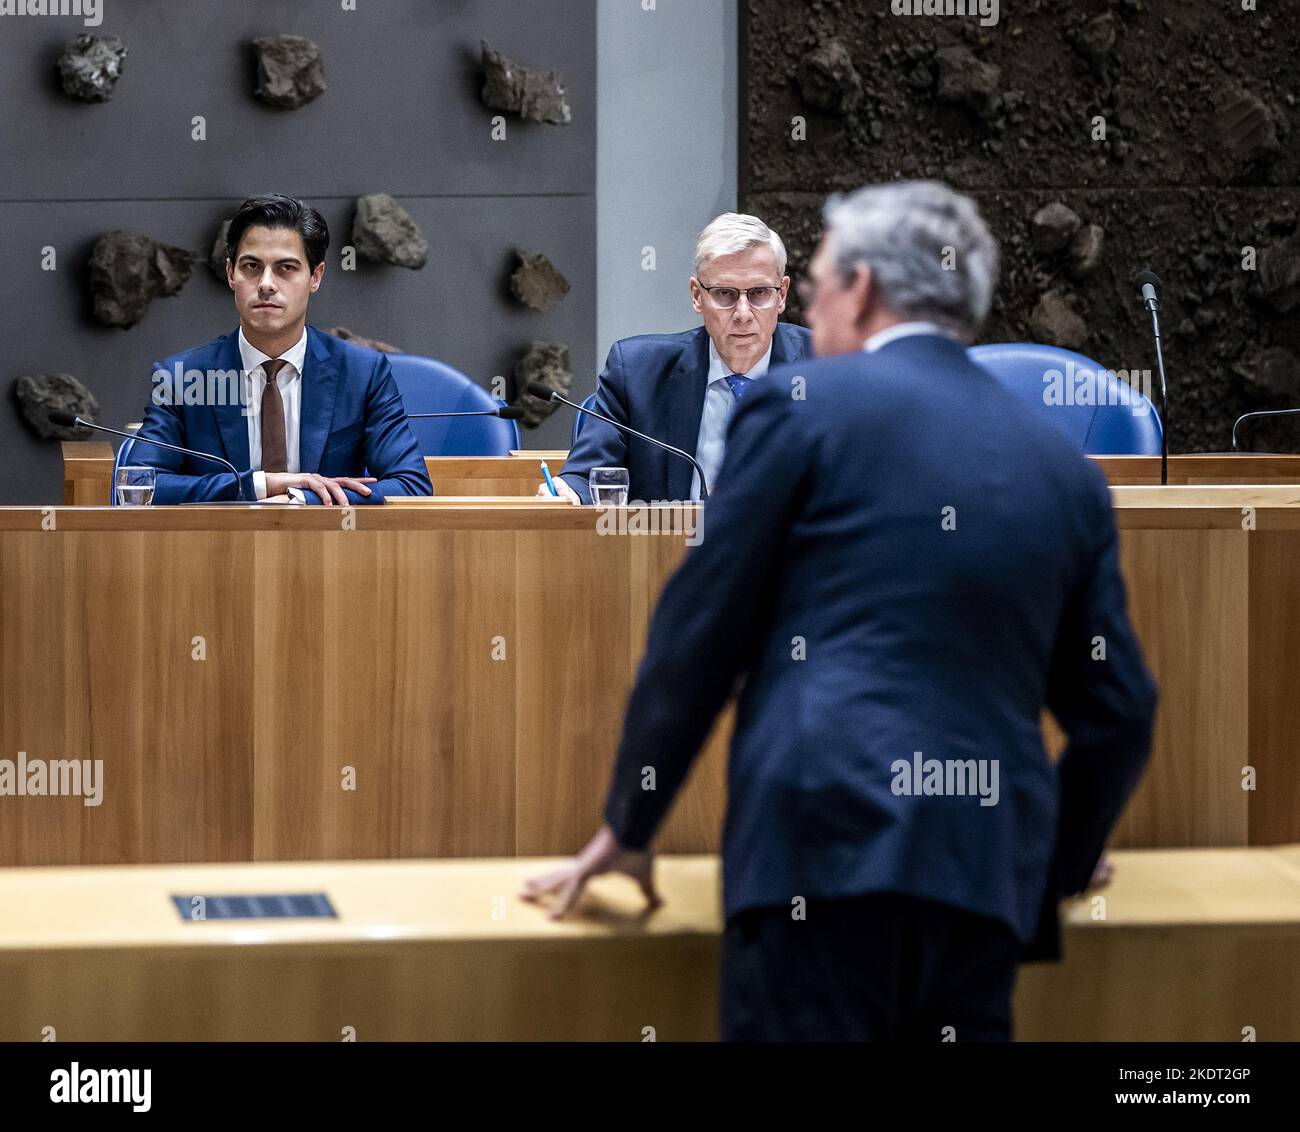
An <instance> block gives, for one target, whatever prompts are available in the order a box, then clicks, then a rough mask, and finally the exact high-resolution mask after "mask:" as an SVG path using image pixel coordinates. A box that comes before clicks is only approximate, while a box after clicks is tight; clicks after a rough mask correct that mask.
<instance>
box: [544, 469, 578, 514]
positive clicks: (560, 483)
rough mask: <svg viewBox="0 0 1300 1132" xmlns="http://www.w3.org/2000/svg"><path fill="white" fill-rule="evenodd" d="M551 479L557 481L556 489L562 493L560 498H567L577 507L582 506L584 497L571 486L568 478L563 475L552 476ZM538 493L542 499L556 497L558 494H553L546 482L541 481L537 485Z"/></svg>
mask: <svg viewBox="0 0 1300 1132" xmlns="http://www.w3.org/2000/svg"><path fill="white" fill-rule="evenodd" d="M551 479H552V480H554V481H555V490H556V491H558V492H559V493H560V494H559V498H560V499H567V500H568V501H569V502H570V503H572V504H574V505H575V506H577V507H581V506H582V497H581V496H580V495H579V494H578V493H577V492H576V491H574V490H573V488H571V487H570V486H569V481H568V480H566V479H565V478H564V477H563V476H552V477H551ZM537 495H538V497H539V498H541V499H555V498H556V496H554V495H552V494H551V489H550V488H549V487H547V486H546V484H545V483H539V484H538V485H537Z"/></svg>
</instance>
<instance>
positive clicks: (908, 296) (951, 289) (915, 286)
mask: <svg viewBox="0 0 1300 1132" xmlns="http://www.w3.org/2000/svg"><path fill="white" fill-rule="evenodd" d="M823 216H824V219H825V222H826V230H827V231H828V232H829V233H830V236H831V241H832V245H831V246H832V250H833V252H834V254H835V264H836V267H837V268H838V269H839V272H840V276H841V278H842V279H843V280H844V282H846V283H847V282H849V281H850V280H852V279H853V277H854V275H855V274H856V273H857V269H858V265H859V264H866V265H867V266H868V267H870V268H871V274H872V277H873V278H874V279H875V281H876V282H877V283H878V284H879V285H880V292H881V301H882V302H883V303H884V305H885V306H886V307H887V308H888V309H889V310H890V311H892V312H893V313H895V314H898V315H902V316H903V317H906V318H913V319H925V320H927V321H930V322H935V323H938V324H939V325H941V326H944V327H947V328H948V329H950V330H952V331H955V332H956V333H958V334H960V335H961V336H962V337H964V338H967V339H973V338H974V337H975V336H976V335H977V334H978V333H979V329H980V327H981V326H982V325H983V324H984V319H985V317H986V316H987V315H988V313H989V306H990V305H991V304H992V302H993V289H994V287H995V286H996V285H997V275H998V246H997V243H996V241H995V240H994V239H993V236H992V235H991V234H990V232H989V230H988V227H987V225H985V223H984V221H983V219H982V218H981V217H980V214H979V209H978V208H977V207H976V206H975V202H974V201H973V200H971V199H970V197H967V196H963V195H962V194H961V193H959V192H956V191H955V190H953V189H950V188H949V187H948V186H947V185H945V184H943V183H941V182H939V181H895V182H891V183H889V184H884V185H868V186H867V187H866V188H864V189H859V190H858V191H857V192H855V193H852V194H850V195H849V196H842V195H840V194H838V193H837V194H835V195H834V196H832V197H831V198H830V199H829V200H827V202H826V207H825V209H824V210H823Z"/></svg>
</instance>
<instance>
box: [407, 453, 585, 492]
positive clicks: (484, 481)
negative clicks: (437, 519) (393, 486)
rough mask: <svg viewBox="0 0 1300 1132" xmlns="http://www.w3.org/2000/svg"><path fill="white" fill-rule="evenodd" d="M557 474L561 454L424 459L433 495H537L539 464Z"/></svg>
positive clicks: (562, 458) (435, 457)
mask: <svg viewBox="0 0 1300 1132" xmlns="http://www.w3.org/2000/svg"><path fill="white" fill-rule="evenodd" d="M543 460H545V461H546V462H547V464H548V465H549V467H550V469H551V474H552V475H557V476H558V475H559V474H560V468H561V467H562V466H563V464H564V454H563V453H562V454H561V455H560V459H559V460H556V459H555V454H554V453H550V452H546V453H539V452H531V453H530V452H520V453H518V454H516V455H513V456H426V457H425V459H424V467H425V469H426V470H427V471H428V473H429V482H430V483H432V484H433V492H434V494H435V495H529V496H531V495H536V494H537V485H538V484H539V483H541V482H542V461H543Z"/></svg>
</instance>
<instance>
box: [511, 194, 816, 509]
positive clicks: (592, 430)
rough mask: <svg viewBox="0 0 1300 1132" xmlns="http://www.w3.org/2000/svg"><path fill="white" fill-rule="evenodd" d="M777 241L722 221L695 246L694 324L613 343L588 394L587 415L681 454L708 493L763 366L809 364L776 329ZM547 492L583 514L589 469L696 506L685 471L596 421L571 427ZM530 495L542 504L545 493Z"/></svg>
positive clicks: (779, 290)
mask: <svg viewBox="0 0 1300 1132" xmlns="http://www.w3.org/2000/svg"><path fill="white" fill-rule="evenodd" d="M785 264H786V252H785V245H784V244H783V243H782V242H781V237H780V236H778V235H777V234H776V233H775V232H773V231H772V230H771V229H770V228H769V227H768V226H767V225H766V224H764V223H763V221H761V220H760V219H758V217H756V216H744V215H740V214H738V213H734V212H726V213H723V214H722V215H721V216H719V217H718V218H717V219H716V220H714V221H712V222H711V223H710V224H709V225H708V227H707V228H705V229H704V231H703V232H701V233H700V237H699V240H698V241H697V243H696V245H695V274H693V275H692V276H691V280H690V287H691V305H692V306H693V307H694V308H695V311H696V313H697V314H699V315H701V316H702V317H703V319H704V325H703V326H700V327H697V328H696V329H694V330H687V331H685V332H683V333H680V334H643V335H638V336H637V337H635V338H624V339H623V340H622V341H620V342H615V343H614V347H613V349H611V350H610V352H609V360H608V361H607V362H606V363H605V369H604V372H602V373H601V375H600V382H599V385H598V386H597V389H596V405H595V408H596V410H597V412H599V413H601V414H602V415H604V416H607V417H610V418H611V419H613V420H616V421H619V422H620V423H622V424H625V425H628V426H630V427H631V428H633V429H636V430H637V431H638V432H642V433H645V434H646V435H647V436H653V437H655V438H656V439H657V440H661V441H663V442H665V443H667V444H671V445H672V446H673V447H675V448H680V449H681V450H682V451H684V452H689V453H690V454H691V455H692V456H694V457H695V459H696V460H697V461H698V462H699V464H700V467H701V468H702V469H703V471H704V477H705V480H706V481H707V485H708V487H710V488H711V487H712V486H713V483H714V480H715V479H716V477H717V473H718V470H719V469H720V468H721V466H722V455H723V450H724V448H725V446H726V439H727V426H728V425H729V424H730V421H731V416H732V414H733V413H734V412H735V409H736V405H737V404H738V403H739V402H740V401H741V400H742V399H743V398H744V397H745V395H746V393H747V392H748V391H749V390H750V388H751V385H752V383H754V382H757V381H759V380H761V379H762V377H763V376H764V375H765V374H766V373H767V371H768V369H769V367H772V366H778V365H783V364H788V363H790V362H795V361H798V360H800V359H801V358H806V357H809V356H810V355H811V353H812V346H811V338H810V335H809V333H808V331H807V330H805V329H804V328H803V327H801V326H791V325H789V324H788V323H781V322H778V321H777V320H778V319H779V317H780V315H781V312H782V311H784V310H785V300H786V294H787V292H788V291H789V287H790V279H789V277H788V276H787V275H786V274H785ZM581 430H582V431H581V435H580V436H579V437H578V441H577V443H576V444H574V446H573V450H572V451H571V452H570V453H569V458H568V460H567V461H566V462H565V464H564V470H563V472H562V474H561V475H559V476H557V477H556V478H555V487H556V490H557V491H558V492H559V493H560V494H561V495H562V496H564V497H565V498H567V499H568V500H569V501H570V502H572V503H590V502H591V496H590V493H589V491H588V486H587V477H588V476H589V475H590V474H591V470H592V469H593V468H609V467H617V468H626V469H627V470H628V477H629V481H630V483H629V497H630V498H632V499H639V500H647V501H650V500H690V499H699V498H700V495H701V491H700V487H701V485H700V477H699V473H697V472H696V471H695V470H694V469H693V468H692V466H691V464H690V462H689V461H687V460H683V459H682V458H681V457H680V456H675V455H673V454H672V453H671V452H666V451H664V450H663V449H662V448H659V447H657V446H656V445H653V444H648V443H646V442H645V441H644V440H638V439H636V438H635V437H629V436H628V435H627V434H626V433H624V432H621V431H620V430H619V429H617V428H615V427H614V426H613V425H610V424H607V423H606V422H605V421H602V420H598V419H597V418H596V417H588V418H586V419H585V420H584V421H582V423H581ZM537 493H538V495H543V496H549V495H550V494H551V493H550V489H549V487H548V486H547V485H546V484H542V485H540V486H539V487H538V492H537Z"/></svg>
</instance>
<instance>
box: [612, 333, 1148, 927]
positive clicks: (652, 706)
mask: <svg viewBox="0 0 1300 1132" xmlns="http://www.w3.org/2000/svg"><path fill="white" fill-rule="evenodd" d="M789 372H790V371H789V370H787V373H789ZM799 372H801V373H802V374H803V375H804V377H805V379H806V397H805V399H804V400H795V399H792V397H791V395H790V385H789V382H788V381H785V380H782V376H783V375H780V374H775V375H773V377H774V378H775V380H766V381H764V382H763V383H762V384H761V386H760V388H758V389H755V390H754V392H752V393H751V394H750V395H749V396H748V397H746V399H745V401H744V402H743V403H742V404H741V406H740V407H739V409H738V411H737V413H736V415H735V418H734V419H733V421H732V425H731V432H730V436H729V440H728V444H727V451H726V456H725V460H724V466H723V472H722V475H721V477H720V479H719V485H718V490H717V492H716V493H715V494H714V495H713V496H712V497H711V498H710V500H709V501H708V503H707V504H706V505H705V507H704V514H703V541H702V543H701V544H700V545H699V546H698V547H696V548H694V549H691V550H689V551H688V552H687V558H686V561H685V563H684V564H683V565H682V567H681V568H680V570H679V571H678V572H677V573H676V574H675V575H674V576H673V577H672V579H671V580H670V581H669V583H668V585H667V587H666V588H665V591H664V594H663V597H662V600H661V602H660V605H659V607H658V610H657V611H656V613H655V617H654V622H653V625H652V628H651V632H650V638H649V641H648V645H647V651H646V655H645V658H644V660H643V661H642V663H641V666H640V670H639V673H638V676H637V681H636V686H635V689H634V690H633V692H632V696H631V700H630V703H629V706H628V710H627V719H626V722H625V725H624V730H623V737H622V742H621V745H620V747H619V751H618V757H617V762H616V766H615V769H614V774H613V781H612V783H611V787H610V791H609V795H608V800H607V804H606V810H605V816H606V819H607V821H608V822H609V824H610V826H611V827H612V829H613V831H614V833H615V835H616V836H617V838H618V839H619V841H620V842H621V843H622V844H623V845H625V846H631V847H639V846H644V845H646V844H647V843H648V842H649V841H650V839H651V837H652V835H653V834H654V832H655V830H656V828H657V826H658V825H659V823H660V821H661V820H662V818H663V817H664V814H665V812H666V811H667V810H668V808H669V805H670V803H671V801H672V798H673V795H674V793H675V792H676V790H677V789H678V787H679V785H680V784H681V782H682V780H683V778H684V776H685V775H686V772H687V769H688V767H689V766H690V763H691V760H692V758H693V757H694V755H695V753H696V751H697V750H698V748H699V746H700V744H701V742H702V741H703V740H704V738H705V736H706V734H707V732H708V730H709V727H710V724H711V723H712V721H713V719H714V717H715V716H716V714H717V713H718V710H719V708H720V707H721V706H722V705H723V703H724V701H725V700H726V699H727V697H728V695H729V694H730V693H731V692H732V690H733V688H735V686H736V683H737V679H738V678H742V677H743V680H744V684H743V690H742V691H741V694H740V700H739V706H738V712H737V719H736V728H735V734H734V738H733V740H732V747H731V758H730V765H729V772H728V778H729V783H728V798H729V802H728V813H727V822H726V833H725V839H724V847H723V858H724V878H725V906H726V911H727V914H728V915H734V914H735V913H737V912H739V911H741V910H743V909H745V908H749V907H763V906H774V905H775V906H785V907H790V905H791V901H792V900H793V899H794V898H795V897H797V896H804V897H814V896H816V897H822V898H833V897H843V896H852V895H857V894H860V893H869V892H896V893H904V894H910V895H913V896H917V897H921V898H926V899H931V900H936V901H940V902H943V903H946V904H949V905H951V906H954V907H957V908H961V909H965V910H967V911H970V912H974V913H977V914H981V915H984V916H988V917H992V918H994V919H997V920H1000V921H1002V922H1003V923H1006V924H1008V925H1009V926H1010V927H1011V928H1012V929H1013V930H1014V931H1015V932H1016V933H1017V934H1018V936H1019V937H1020V938H1021V939H1022V940H1025V941H1027V940H1030V939H1031V938H1033V937H1034V936H1035V935H1036V934H1037V932H1038V929H1039V928H1040V926H1041V925H1040V916H1041V913H1042V911H1043V909H1044V906H1045V905H1046V906H1047V907H1051V908H1054V906H1055V896H1056V895H1059V894H1060V893H1073V892H1078V891H1080V890H1082V889H1083V888H1084V887H1085V886H1086V884H1087V882H1088V879H1089V877H1090V875H1091V872H1092V869H1093V867H1094V865H1095V863H1096V861H1097V859H1098V857H1099V855H1100V853H1101V850H1102V848H1103V845H1104V843H1105V840H1106V837H1107V834H1108V831H1109V830H1110V828H1111V826H1112V824H1113V823H1114V821H1115V820H1116V818H1117V816H1118V815H1119V812H1120V810H1121V808H1122V807H1123V805H1124V802H1125V800H1126V799H1127V797H1128V796H1129V794H1130V792H1131V791H1132V790H1133V788H1134V786H1135V785H1136V783H1137V780H1138V778H1139V777H1140V774H1141V771H1142V767H1143V765H1144V764H1145V762H1146V759H1147V755H1148V752H1149V746H1150V737H1151V728H1152V718H1153V714H1154V709H1155V699H1156V690H1155V686H1154V683H1153V682H1152V679H1151V676H1150V674H1149V673H1148V672H1147V669H1146V667H1145V666H1144V664H1143V661H1142V657H1141V654H1140V652H1139V649H1138V644H1137V640H1136V639H1135V637H1134V633H1133V629H1132V627H1131V625H1130V624H1129V620H1128V616H1127V614H1126V612H1125V597H1124V585H1123V582H1122V580H1121V577H1120V570H1119V562H1118V549H1117V543H1116V532H1115V524H1114V520H1113V517H1112V514H1111V504H1110V496H1109V492H1108V489H1107V485H1106V481H1105V479H1104V478H1103V476H1102V474H1101V472H1100V471H1099V470H1098V469H1097V468H1096V467H1094V466H1093V465H1092V464H1091V463H1090V462H1089V461H1088V460H1087V459H1086V458H1085V457H1083V456H1082V455H1080V454H1079V452H1078V451H1076V450H1075V449H1074V448H1073V447H1072V446H1071V445H1070V444H1069V443H1068V442H1067V441H1066V440H1065V439H1064V438H1063V437H1061V436H1060V435H1058V434H1057V433H1056V432H1055V431H1054V430H1053V429H1052V428H1050V427H1048V426H1046V425H1043V424H1041V423H1040V422H1038V421H1037V420H1035V419H1034V418H1033V417H1032V416H1031V415H1030V413H1029V412H1028V411H1027V409H1026V408H1025V407H1023V406H1022V404H1021V403H1020V401H1019V400H1018V399H1017V398H1016V397H1015V396H1014V395H1013V394H1012V393H1010V392H1008V391H1007V390H1006V389H1004V388H1003V387H1002V386H1001V385H1000V384H999V383H998V382H997V380H996V379H995V378H994V377H993V376H992V375H991V374H989V373H988V372H987V371H985V370H983V369H981V368H979V367H978V366H976V365H974V364H972V363H971V362H970V361H969V360H968V358H967V356H966V352H965V350H964V349H963V348H962V347H961V346H960V345H959V344H957V343H955V342H952V341H950V340H948V339H945V338H942V337H938V336H934V335H925V336H916V337H908V338H903V339H899V340H896V341H894V342H892V343H890V344H888V345H886V346H884V347H883V348H882V349H880V350H878V351H877V352H875V353H872V354H857V353H855V354H849V355H844V356H842V357H834V358H825V359H821V360H818V361H813V362H807V363H803V364H802V366H801V368H800V371H799ZM949 509H951V510H949ZM946 528H951V529H946ZM1098 638H1100V639H1101V641H1102V642H1104V649H1105V656H1104V659H1094V655H1096V654H1097V650H1098V648H1099V645H1098V644H1097V643H1096V642H1097V641H1098ZM1045 706H1046V707H1049V708H1050V709H1051V710H1052V712H1053V713H1054V714H1055V716H1056V718H1057V720H1058V721H1059V722H1060V723H1061V725H1062V726H1063V728H1064V730H1065V732H1066V734H1067V736H1068V737H1069V748H1068V750H1067V751H1066V753H1065V754H1064V756H1063V758H1062V759H1061V760H1060V762H1059V764H1058V765H1055V766H1054V765H1053V764H1052V763H1051V762H1050V761H1049V760H1048V757H1047V754H1046V752H1045V750H1044V748H1043V744H1042V738H1041V732H1040V713H1041V712H1042V709H1043V708H1044V707H1045ZM918 751H919V752H922V756H923V758H924V759H936V760H996V764H997V767H998V780H999V791H998V800H997V804H996V805H991V806H981V805H980V804H979V799H978V798H977V797H974V796H969V795H968V796H958V795H956V794H953V793H947V794H934V795H920V796H917V795H915V794H913V795H908V794H900V793H898V792H896V790H895V789H894V786H895V784H896V782H897V781H898V780H897V779H896V774H897V764H898V763H899V762H900V761H901V762H903V763H910V762H912V761H913V758H914V752H918ZM985 765H986V766H990V767H991V762H990V763H986V764H985ZM646 767H654V768H655V771H656V781H655V788H654V789H653V790H647V789H643V786H642V779H643V768H646ZM989 773H990V774H991V773H992V771H991V769H990V770H989ZM990 796H991V795H990ZM1049 865H1050V866H1051V867H1052V870H1053V873H1052V875H1053V877H1054V879H1053V881H1052V885H1053V887H1054V888H1055V889H1057V890H1058V891H1057V892H1056V893H1053V894H1052V898H1051V899H1048V900H1046V901H1045V899H1044V897H1045V893H1046V891H1047V886H1048V876H1049Z"/></svg>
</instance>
